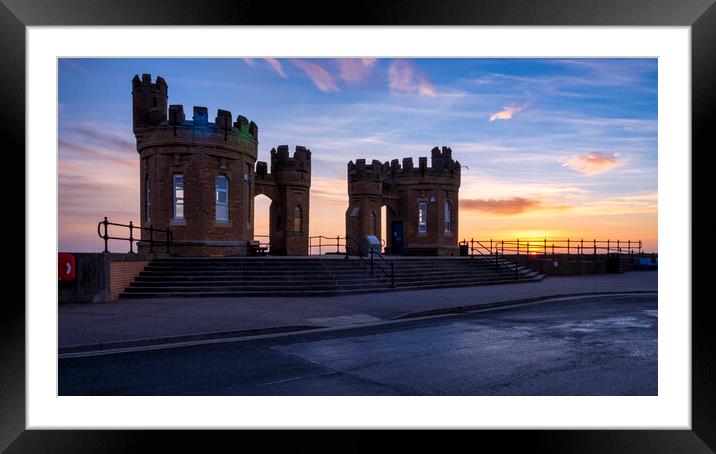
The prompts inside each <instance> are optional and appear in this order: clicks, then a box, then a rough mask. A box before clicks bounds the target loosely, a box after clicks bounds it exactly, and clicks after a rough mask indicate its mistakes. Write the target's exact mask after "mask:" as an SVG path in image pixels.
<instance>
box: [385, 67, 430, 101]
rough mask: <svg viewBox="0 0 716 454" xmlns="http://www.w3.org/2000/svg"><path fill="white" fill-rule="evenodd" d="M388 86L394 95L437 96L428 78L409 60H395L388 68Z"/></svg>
mask: <svg viewBox="0 0 716 454" xmlns="http://www.w3.org/2000/svg"><path fill="white" fill-rule="evenodd" d="M388 84H389V86H390V91H391V92H393V93H402V94H411V93H417V94H419V95H421V96H430V97H432V98H434V97H436V96H437V91H436V90H435V87H434V86H433V84H432V83H431V82H430V80H428V77H427V76H426V75H425V74H423V73H420V72H418V71H417V70H416V69H415V68H414V67H413V65H412V64H411V63H410V62H409V61H408V60H393V61H392V62H391V63H390V67H389V68H388Z"/></svg>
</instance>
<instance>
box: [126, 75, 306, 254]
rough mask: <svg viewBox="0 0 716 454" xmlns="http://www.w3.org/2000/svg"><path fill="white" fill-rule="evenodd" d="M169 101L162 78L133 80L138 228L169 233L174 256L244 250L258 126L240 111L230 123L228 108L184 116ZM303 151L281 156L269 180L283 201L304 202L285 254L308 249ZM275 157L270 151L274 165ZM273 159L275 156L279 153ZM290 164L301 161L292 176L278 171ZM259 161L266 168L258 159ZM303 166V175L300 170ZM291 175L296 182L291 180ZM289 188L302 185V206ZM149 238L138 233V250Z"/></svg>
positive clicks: (250, 228) (249, 235)
mask: <svg viewBox="0 0 716 454" xmlns="http://www.w3.org/2000/svg"><path fill="white" fill-rule="evenodd" d="M168 99H169V98H168V86H167V83H166V82H165V80H164V79H163V78H162V77H157V79H156V81H155V82H152V78H151V75H149V74H144V75H142V77H141V79H140V78H139V76H134V78H133V79H132V104H133V129H134V134H135V137H136V139H137V152H138V153H139V157H140V187H141V196H140V200H141V221H142V226H144V227H147V226H153V227H154V228H157V229H166V228H169V229H170V230H171V231H172V234H173V245H172V253H175V254H178V255H244V254H246V253H247V251H248V248H247V246H248V242H249V241H251V240H253V237H254V219H253V218H254V209H253V205H254V203H253V202H254V196H255V195H256V194H257V186H256V185H255V172H254V169H255V167H256V165H257V163H256V157H257V154H258V127H257V126H256V124H255V123H254V122H253V121H251V122H249V121H248V119H247V118H246V117H244V116H241V115H239V116H238V117H237V118H236V121H235V122H234V121H233V119H232V115H231V112H229V111H227V110H221V109H220V110H218V112H217V114H216V117H215V119H214V122H210V121H209V113H208V111H207V109H206V107H196V106H195V107H194V108H193V112H192V117H191V119H190V120H187V119H186V114H185V113H184V107H183V106H182V105H170V106H168ZM303 150H304V151H302V152H301V153H298V152H297V154H298V155H299V156H301V158H300V159H297V158H296V156H294V158H292V159H288V158H286V159H285V161H286V163H285V165H284V164H283V162H281V163H280V164H279V163H277V164H276V166H277V171H276V178H273V180H272V182H271V186H272V187H275V188H276V192H277V193H278V194H280V197H283V199H281V201H282V202H281V203H284V202H283V201H285V203H293V204H295V205H300V206H301V207H302V209H303V207H304V206H305V219H303V221H304V222H303V224H302V229H303V230H304V231H305V232H306V235H305V237H306V239H305V243H306V244H305V249H301V248H300V247H297V246H294V247H291V248H289V247H284V248H283V251H284V252H285V253H291V252H294V251H302V250H307V247H308V236H307V232H308V195H307V194H308V191H309V187H310V152H308V150H305V149H303ZM286 154H287V151H286ZM273 155H274V153H273V152H272V158H271V160H272V169H273V167H274V164H273V161H274V156H273ZM277 155H281V154H280V153H277ZM281 156H282V155H281ZM277 160H278V161H281V159H280V158H279V156H277ZM296 161H300V166H297V168H296V170H295V171H294V172H293V173H291V172H290V170H284V169H287V168H288V167H290V166H291V164H290V162H296ZM258 166H259V168H260V169H265V168H266V165H265V164H262V163H258ZM282 166H283V167H282ZM306 168H307V169H309V172H308V173H306V172H304V171H303V170H299V169H306ZM282 172H283V173H282ZM264 173H265V172H264ZM273 173H274V172H273V171H272V174H273ZM292 177H293V178H296V179H297V180H298V181H297V182H295V183H294V182H293V181H291V178H292ZM294 187H296V188H300V189H297V190H296V192H297V193H298V192H300V193H301V194H306V195H305V203H299V202H298V201H297V198H298V196H296V197H294V196H293V195H292V194H293V192H291V191H290V190H289V188H291V189H292V188H294ZM258 191H260V192H259V193H262V192H264V191H265V189H264V186H262V185H259V186H258ZM269 197H271V198H272V199H273V197H272V196H269ZM277 197H279V196H277ZM274 200H275V199H274ZM301 202H303V200H301ZM279 205H280V204H279ZM280 206H283V205H280ZM278 209H279V208H278V205H277V210H278ZM286 210H288V208H287V209H286ZM286 213H288V211H286ZM272 215H273V211H272ZM284 219H288V216H286V217H284ZM287 222H288V221H287ZM156 235H157V237H156V238H157V239H161V238H162V237H161V235H160V234H156ZM148 240H149V233H148V232H144V231H143V232H142V241H141V242H140V243H139V250H140V252H146V251H147V250H148V247H149V246H148ZM277 245H280V242H279V243H277ZM272 246H273V244H272ZM272 249H273V248H272ZM278 250H279V251H280V250H281V248H280V247H279V249H278ZM304 253H305V252H304Z"/></svg>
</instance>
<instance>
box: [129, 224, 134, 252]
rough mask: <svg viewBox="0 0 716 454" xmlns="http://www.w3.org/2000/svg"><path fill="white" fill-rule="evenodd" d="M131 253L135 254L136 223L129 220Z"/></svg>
mask: <svg viewBox="0 0 716 454" xmlns="http://www.w3.org/2000/svg"><path fill="white" fill-rule="evenodd" d="M129 253H130V254H134V225H132V221H129Z"/></svg>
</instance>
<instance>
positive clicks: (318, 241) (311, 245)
mask: <svg viewBox="0 0 716 454" xmlns="http://www.w3.org/2000/svg"><path fill="white" fill-rule="evenodd" d="M333 248H335V252H334V251H333ZM341 248H343V252H345V248H346V238H345V237H340V236H323V235H316V236H309V237H308V255H315V254H314V251H315V250H316V249H318V255H322V254H323V250H324V249H326V250H327V251H328V252H327V253H331V254H334V253H335V254H342V253H343V252H341Z"/></svg>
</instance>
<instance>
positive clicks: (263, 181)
mask: <svg viewBox="0 0 716 454" xmlns="http://www.w3.org/2000/svg"><path fill="white" fill-rule="evenodd" d="M268 170H269V169H268V168H267V165H266V163H265V162H259V163H257V164H256V194H264V195H266V196H268V198H270V199H271V207H270V209H269V237H270V238H269V241H270V244H271V253H272V254H277V255H307V254H308V214H309V198H310V197H309V195H310V194H309V191H310V188H311V151H310V150H308V149H306V148H305V147H302V146H297V147H296V150H295V152H294V153H293V156H289V150H288V145H281V146H279V147H278V148H274V149H272V150H271V169H270V172H269V171H268Z"/></svg>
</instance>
